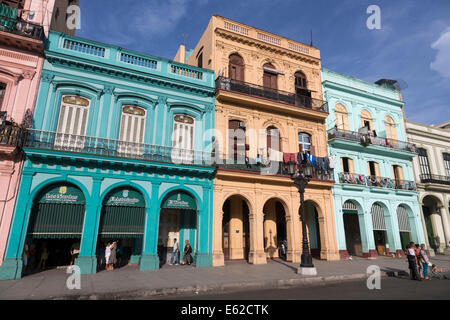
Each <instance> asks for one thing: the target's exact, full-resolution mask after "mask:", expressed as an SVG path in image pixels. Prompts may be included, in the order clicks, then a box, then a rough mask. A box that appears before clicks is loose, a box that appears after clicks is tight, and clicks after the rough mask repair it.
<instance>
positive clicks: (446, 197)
mask: <svg viewBox="0 0 450 320" xmlns="http://www.w3.org/2000/svg"><path fill="white" fill-rule="evenodd" d="M445 125H448V122H447V123H445V124H443V125H440V126H430V125H425V124H420V123H416V122H412V121H406V133H407V136H408V141H409V142H412V143H414V144H416V146H417V148H418V151H419V156H418V157H416V158H414V174H415V178H416V183H417V190H418V191H419V202H420V205H421V209H422V224H423V227H424V234H425V235H427V236H426V237H425V240H426V242H427V243H426V245H427V247H428V248H431V249H433V250H434V251H437V252H439V253H446V254H450V225H449V221H450V129H443V128H445Z"/></svg>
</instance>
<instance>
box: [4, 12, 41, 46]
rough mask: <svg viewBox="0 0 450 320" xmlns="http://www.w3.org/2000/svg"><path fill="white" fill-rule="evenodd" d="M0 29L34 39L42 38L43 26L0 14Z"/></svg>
mask: <svg viewBox="0 0 450 320" xmlns="http://www.w3.org/2000/svg"><path fill="white" fill-rule="evenodd" d="M0 31H6V32H9V33H14V34H17V35H20V36H25V37H28V38H33V39H36V40H42V39H44V28H43V27H42V26H40V25H37V24H34V23H31V22H27V21H23V20H20V19H18V18H16V19H14V18H9V17H5V16H0Z"/></svg>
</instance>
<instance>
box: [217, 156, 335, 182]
mask: <svg viewBox="0 0 450 320" xmlns="http://www.w3.org/2000/svg"><path fill="white" fill-rule="evenodd" d="M218 162H219V163H217V164H216V167H217V168H218V169H224V170H229V171H237V172H245V173H253V174H259V175H266V176H284V177H287V178H289V177H290V175H289V173H288V169H287V167H285V165H284V163H283V162H273V161H272V162H271V164H267V165H264V164H262V163H257V162H256V160H255V159H247V161H245V163H242V164H240V163H237V161H236V160H234V159H227V158H226V157H221V158H220V161H218ZM333 174H334V171H333V170H331V171H322V170H318V169H315V168H314V167H312V175H311V179H313V180H323V181H334V175H333Z"/></svg>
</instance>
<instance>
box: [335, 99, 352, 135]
mask: <svg viewBox="0 0 450 320" xmlns="http://www.w3.org/2000/svg"><path fill="white" fill-rule="evenodd" d="M334 110H335V117H336V127H337V128H338V129H340V130H346V131H349V130H350V129H349V126H348V113H347V109H346V108H345V107H344V106H343V105H342V104H340V103H338V104H337V105H336V106H335V107H334Z"/></svg>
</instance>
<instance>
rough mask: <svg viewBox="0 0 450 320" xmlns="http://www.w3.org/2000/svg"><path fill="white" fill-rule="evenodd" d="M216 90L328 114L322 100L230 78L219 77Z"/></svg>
mask: <svg viewBox="0 0 450 320" xmlns="http://www.w3.org/2000/svg"><path fill="white" fill-rule="evenodd" d="M216 90H226V91H233V92H238V93H244V94H248V95H251V96H255V97H260V98H264V99H269V100H272V101H276V102H281V103H286V104H289V105H293V106H296V107H299V108H305V109H310V110H315V111H321V112H327V113H328V103H327V102H324V101H322V100H319V99H314V98H311V97H306V96H300V95H297V94H294V93H290V92H286V91H281V90H275V89H270V88H265V87H262V86H258V85H255V84H251V83H247V82H242V81H238V80H233V79H230V78H225V77H218V78H217V79H216Z"/></svg>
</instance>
